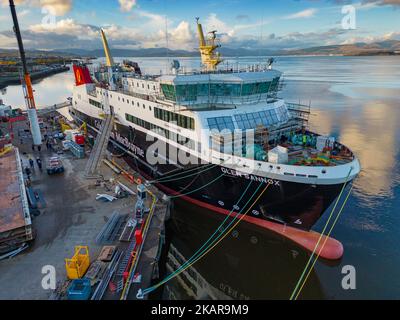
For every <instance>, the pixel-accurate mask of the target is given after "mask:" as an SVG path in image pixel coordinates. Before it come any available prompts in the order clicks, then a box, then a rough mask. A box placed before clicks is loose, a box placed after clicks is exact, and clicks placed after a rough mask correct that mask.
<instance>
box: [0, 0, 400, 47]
mask: <svg viewBox="0 0 400 320" xmlns="http://www.w3.org/2000/svg"><path fill="white" fill-rule="evenodd" d="M15 2H16V4H17V8H18V14H19V19H20V24H21V29H22V30H24V34H23V36H24V41H25V45H26V47H27V48H35V49H63V48H71V47H76V48H87V49H94V48H100V47H101V43H100V39H99V35H98V29H99V27H102V28H104V29H105V31H106V34H107V35H108V38H109V41H110V44H111V46H112V47H115V48H148V47H165V45H166V40H165V39H166V36H165V32H166V30H168V36H169V37H168V38H169V45H170V47H171V49H185V50H193V49H195V47H196V33H195V31H196V28H195V17H197V16H198V17H201V21H202V23H203V24H204V25H205V28H206V29H207V30H211V29H213V30H214V29H217V30H218V32H219V33H220V39H221V42H222V44H223V45H224V46H227V47H246V48H255V49H256V48H260V47H262V48H271V49H289V48H301V47H309V46H314V45H329V44H343V43H354V42H360V41H363V42H373V41H380V40H400V30H399V27H398V26H399V22H398V20H399V18H400V0H358V1H346V0H330V1H329V0H279V1H266V0H247V1H244V0H219V1H216V0H201V1H199V0H196V1H192V0H102V1H99V0H97V1H96V0H79V1H78V0H15ZM345 4H352V5H353V6H354V8H355V10H356V11H355V13H356V29H354V30H344V29H343V27H342V19H343V17H344V14H343V13H342V8H343V5H345ZM43 8H45V9H43ZM9 16H10V14H9V9H8V0H0V48H13V47H16V44H15V40H14V37H13V34H12V31H11V29H12V24H11V19H10V17H9ZM166 17H168V20H167V21H168V28H166Z"/></svg>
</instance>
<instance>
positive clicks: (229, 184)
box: [72, 110, 343, 230]
mask: <svg viewBox="0 0 400 320" xmlns="http://www.w3.org/2000/svg"><path fill="white" fill-rule="evenodd" d="M72 115H73V116H74V118H75V119H76V120H77V121H80V122H81V121H85V122H86V123H87V124H88V125H89V128H88V129H89V131H90V132H91V133H92V134H93V135H96V131H95V130H93V128H96V127H99V123H96V122H97V120H95V119H93V118H89V117H88V116H87V115H85V114H83V113H80V112H78V111H76V110H74V112H73V114H72ZM116 126H117V132H114V133H113V136H112V139H111V140H112V142H110V144H109V150H110V151H111V152H112V153H113V154H116V155H120V156H121V157H122V158H123V159H124V160H125V161H126V162H127V163H128V164H129V166H130V167H132V168H133V169H134V170H135V171H137V172H139V173H140V174H141V175H143V176H144V177H145V178H146V179H148V180H155V181H157V180H160V179H161V177H162V179H163V181H164V182H159V183H155V185H156V186H157V187H158V188H159V189H161V190H162V191H164V192H165V193H167V194H168V195H170V196H172V197H175V198H182V199H184V200H186V201H189V202H191V203H194V204H196V205H199V206H202V207H205V208H208V209H211V210H213V211H216V212H219V213H221V214H229V213H230V212H231V211H232V210H234V212H240V213H242V214H243V213H247V215H248V217H250V218H249V219H245V220H247V221H249V222H252V223H255V224H257V221H260V220H271V221H275V222H280V223H284V224H287V225H290V226H293V227H296V228H300V229H304V230H309V229H311V228H312V226H313V225H314V224H315V223H316V222H317V221H318V220H319V218H320V217H321V216H322V214H323V213H324V212H325V211H326V209H327V208H328V207H329V206H330V205H331V204H332V202H333V201H334V200H335V198H336V197H337V196H338V194H339V193H340V190H341V188H342V187H343V184H337V185H311V184H301V183H295V182H286V181H281V180H267V179H265V178H264V181H262V182H260V181H261V180H260V179H262V178H261V177H257V176H252V175H251V176H246V177H245V176H237V175H232V172H230V170H229V169H226V168H224V167H223V166H220V165H218V166H213V165H209V164H199V165H190V166H185V167H183V168H178V167H177V166H176V165H173V164H159V165H157V166H152V165H150V164H148V163H147V162H146V150H147V148H148V147H149V146H150V145H152V144H153V143H154V142H147V141H146V134H145V133H144V132H142V131H139V130H134V129H132V128H127V127H125V126H122V125H119V124H117V125H116ZM166 158H168V155H167V157H166ZM187 170H191V171H190V172H188V173H186V172H185V171H187ZM179 172H181V173H182V174H181V175H179ZM169 175H170V176H172V177H171V179H170V181H168V178H166V177H168V176H169ZM219 177H220V178H219ZM178 178H179V179H178ZM267 184H269V185H270V186H269V187H268V189H267V190H266V191H265V192H264V193H263V194H262V195H261V197H260V198H259V200H258V201H256V199H258V197H259V196H260V194H261V193H262V192H263V190H264V189H265V187H266V186H267ZM204 186H206V187H204ZM246 189H247V191H246V192H245V190H246ZM243 193H245V195H244V196H243V198H242V200H241V201H239V199H240V198H241V196H242V194H243ZM255 201H256V202H255ZM254 202H255V203H254ZM249 208H251V209H250V210H249Z"/></svg>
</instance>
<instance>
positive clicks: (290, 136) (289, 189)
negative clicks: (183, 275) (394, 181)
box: [70, 20, 360, 230]
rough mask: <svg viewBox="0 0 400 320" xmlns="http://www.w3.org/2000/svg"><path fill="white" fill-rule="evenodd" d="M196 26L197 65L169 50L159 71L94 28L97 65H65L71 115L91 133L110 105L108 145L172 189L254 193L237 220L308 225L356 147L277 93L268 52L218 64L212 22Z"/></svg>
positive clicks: (222, 205)
mask: <svg viewBox="0 0 400 320" xmlns="http://www.w3.org/2000/svg"><path fill="white" fill-rule="evenodd" d="M197 30H198V35H199V49H200V56H201V63H202V68H201V70H198V71H196V70H191V71H190V72H186V71H185V70H184V69H183V68H181V67H180V64H179V62H178V61H176V60H175V61H174V62H173V63H172V65H171V72H169V73H168V74H159V75H144V74H142V71H141V69H140V66H138V65H137V64H136V63H130V64H129V65H128V66H126V63H125V64H116V63H114V61H113V59H112V56H111V54H110V49H109V47H108V43H107V40H106V38H105V35H104V33H103V32H102V36H103V44H104V49H105V53H106V61H107V63H106V66H104V67H102V68H101V69H99V70H89V69H88V67H87V66H86V65H83V64H80V65H74V73H75V80H76V84H75V86H74V89H73V97H72V106H71V107H70V113H71V115H72V116H73V117H74V119H75V120H76V121H77V122H78V124H82V123H86V124H87V127H88V129H89V131H90V132H91V133H92V134H93V135H97V134H98V133H99V130H101V123H102V121H104V117H105V116H106V115H107V114H111V115H112V116H113V119H114V126H113V130H112V132H111V135H110V142H109V150H110V151H111V152H112V153H113V154H115V155H119V156H121V157H123V158H124V159H125V160H126V162H127V163H128V164H129V165H130V166H131V167H132V168H133V169H134V170H136V171H138V172H139V173H140V174H141V175H142V176H144V177H145V178H146V179H148V181H152V182H154V184H155V185H156V186H157V187H158V188H160V189H161V190H163V191H164V192H165V193H167V194H168V195H170V196H172V197H180V198H182V199H184V200H186V201H189V202H191V203H193V204H195V205H198V206H201V207H204V208H207V209H211V210H213V211H215V212H219V213H222V214H231V212H233V215H234V214H235V213H241V214H244V213H245V212H246V210H248V209H249V208H248V207H249V206H250V205H251V204H253V202H250V203H249V199H252V200H253V201H254V200H255V199H258V200H257V201H256V203H254V205H252V206H251V208H250V211H249V213H248V214H247V215H246V216H245V220H246V221H248V222H250V223H254V224H258V222H260V221H263V220H268V221H273V222H278V223H280V224H285V225H288V226H293V227H296V228H300V229H303V230H309V229H311V228H312V226H313V225H314V224H315V223H316V222H317V221H318V219H319V218H320V217H321V215H322V214H323V213H324V211H326V209H327V208H328V207H329V206H330V205H331V204H332V202H333V201H334V200H335V199H336V198H337V197H338V195H339V193H340V191H341V190H342V187H343V186H344V184H349V183H352V181H353V180H354V179H355V178H356V176H357V175H358V174H359V172H360V164H359V161H358V159H357V157H356V156H355V155H354V154H353V152H352V151H351V150H350V149H349V148H348V147H346V146H344V145H343V144H341V143H340V142H338V141H336V140H335V139H334V138H333V137H325V136H322V135H319V134H318V133H315V132H312V131H310V130H309V129H308V125H307V121H308V116H309V113H310V106H306V105H300V104H294V103H288V102H286V101H284V100H283V99H281V98H279V93H280V91H281V90H282V86H281V78H282V73H281V72H279V71H278V70H275V69H274V68H273V60H271V59H270V60H269V61H268V62H267V61H266V63H265V64H264V65H253V66H246V67H243V68H242V67H240V66H239V65H235V66H229V65H226V66H225V63H224V64H222V63H221V62H222V58H221V55H220V54H219V53H218V48H219V47H220V45H219V43H218V40H217V36H216V31H213V32H210V33H207V34H204V32H203V28H202V25H201V24H200V23H199V21H198V20H197ZM156 145H160V146H161V145H164V146H165V147H156ZM154 158H157V159H158V161H157V162H156V163H154ZM250 182H251V183H250ZM260 184H262V185H267V184H269V185H270V187H269V188H268V190H267V191H266V192H265V193H263V194H261V193H262V190H263V189H264V188H259V186H260ZM245 191H246V192H245ZM253 195H255V196H253ZM259 196H260V197H259ZM258 197H259V198H258Z"/></svg>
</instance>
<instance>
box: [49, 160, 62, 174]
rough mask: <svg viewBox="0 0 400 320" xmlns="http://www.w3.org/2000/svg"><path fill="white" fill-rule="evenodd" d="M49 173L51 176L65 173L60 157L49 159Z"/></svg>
mask: <svg viewBox="0 0 400 320" xmlns="http://www.w3.org/2000/svg"><path fill="white" fill-rule="evenodd" d="M46 169H47V173H48V174H49V175H51V174H57V173H63V172H64V166H63V163H62V161H61V159H60V157H52V158H50V159H49V161H48V163H47V168H46Z"/></svg>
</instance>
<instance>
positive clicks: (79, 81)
mask: <svg viewBox="0 0 400 320" xmlns="http://www.w3.org/2000/svg"><path fill="white" fill-rule="evenodd" d="M82 78H83V77H82V70H81V69H76V70H75V80H76V84H77V85H79V84H82V83H83V79H82Z"/></svg>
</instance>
